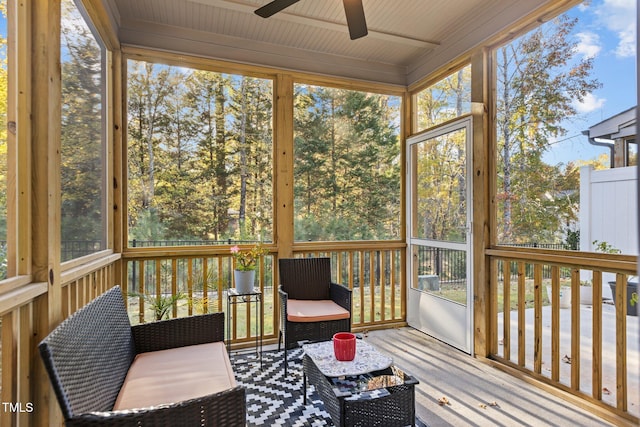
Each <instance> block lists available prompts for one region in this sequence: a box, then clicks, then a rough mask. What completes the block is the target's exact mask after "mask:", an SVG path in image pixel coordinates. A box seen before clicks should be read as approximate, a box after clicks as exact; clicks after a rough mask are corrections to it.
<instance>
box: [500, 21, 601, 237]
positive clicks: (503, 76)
mask: <svg viewBox="0 0 640 427" xmlns="http://www.w3.org/2000/svg"><path fill="white" fill-rule="evenodd" d="M576 24H577V21H576V20H572V19H570V18H568V17H567V16H566V15H563V16H561V17H559V18H557V19H555V20H554V21H552V22H549V23H546V24H544V25H542V26H540V27H539V28H537V29H536V30H534V31H532V32H530V33H529V34H527V35H525V36H523V37H521V38H519V39H517V40H515V41H513V42H512V43H510V44H508V45H506V46H503V47H501V48H499V49H498V51H497V72H496V75H497V85H498V88H497V93H498V99H497V116H496V132H497V137H498V141H497V143H498V159H497V161H498V162H497V163H498V164H497V166H498V168H497V174H498V176H497V179H498V193H497V202H498V203H497V211H498V240H499V241H500V242H505V243H521V242H526V241H536V240H541V241H547V242H554V241H559V239H561V238H562V232H561V230H562V228H563V227H564V226H566V224H570V223H572V222H574V221H575V220H577V212H578V203H579V200H578V194H579V173H578V172H579V171H578V166H577V165H574V164H568V165H556V166H552V165H548V164H546V163H544V161H543V160H542V159H543V154H544V153H545V152H546V151H547V150H549V149H550V144H551V140H552V139H553V138H557V137H559V136H562V135H564V134H565V133H566V130H565V129H564V128H563V127H562V123H563V122H565V120H566V119H568V118H571V117H573V116H575V115H576V114H577V111H576V109H575V101H582V100H583V99H584V97H585V96H586V95H587V94H588V93H590V92H592V91H593V90H595V89H597V88H598V87H600V83H599V82H598V81H597V80H596V79H593V78H591V77H590V74H591V72H592V69H593V59H592V58H587V59H580V58H579V57H578V55H577V53H578V50H577V49H576V45H577V43H578V40H577V39H576V38H575V37H574V35H573V30H574V28H575V26H576Z"/></svg>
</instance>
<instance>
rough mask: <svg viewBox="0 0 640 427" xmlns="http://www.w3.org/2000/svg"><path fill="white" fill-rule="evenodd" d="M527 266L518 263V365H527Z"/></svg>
mask: <svg viewBox="0 0 640 427" xmlns="http://www.w3.org/2000/svg"><path fill="white" fill-rule="evenodd" d="M525 273H526V266H525V263H524V262H522V261H520V262H519V263H518V365H520V366H523V367H524V364H525V329H526V325H525V284H526V281H525V279H526V274H525Z"/></svg>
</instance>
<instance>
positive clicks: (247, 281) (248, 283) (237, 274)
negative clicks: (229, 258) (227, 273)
mask: <svg viewBox="0 0 640 427" xmlns="http://www.w3.org/2000/svg"><path fill="white" fill-rule="evenodd" d="M255 277H256V272H255V270H249V271H240V270H234V271H233V279H234V281H235V284H236V291H237V292H238V293H239V294H248V293H251V292H253V281H254V279H255Z"/></svg>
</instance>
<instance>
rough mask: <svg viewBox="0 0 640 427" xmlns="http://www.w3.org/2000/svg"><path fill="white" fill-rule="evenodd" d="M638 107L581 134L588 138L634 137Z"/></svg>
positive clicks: (610, 118)
mask: <svg viewBox="0 0 640 427" xmlns="http://www.w3.org/2000/svg"><path fill="white" fill-rule="evenodd" d="M637 109H638V107H637V106H635V107H631V108H629V109H628V110H626V111H623V112H622V113H618V114H616V115H615V116H613V117H609V118H608V119H606V120H603V121H601V122H600V123H598V124H595V125H593V126H591V127H590V128H589V129H588V130H586V131H584V132H583V133H584V134H585V135H587V136H588V137H589V138H602V139H611V140H614V139H618V138H628V137H630V136H635V135H636V118H637Z"/></svg>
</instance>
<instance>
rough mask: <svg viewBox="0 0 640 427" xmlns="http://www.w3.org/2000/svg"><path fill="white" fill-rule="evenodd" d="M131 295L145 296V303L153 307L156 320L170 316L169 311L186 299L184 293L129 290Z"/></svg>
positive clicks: (136, 296)
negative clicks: (146, 292)
mask: <svg viewBox="0 0 640 427" xmlns="http://www.w3.org/2000/svg"><path fill="white" fill-rule="evenodd" d="M129 296H130V297H135V298H143V299H144V301H145V303H147V304H149V305H150V306H151V308H152V309H153V316H154V320H163V319H168V318H169V312H170V311H171V310H172V309H173V307H174V306H175V305H176V304H177V303H178V301H180V300H184V299H186V296H185V295H183V294H180V293H179V294H176V295H150V294H140V293H138V292H129Z"/></svg>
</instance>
